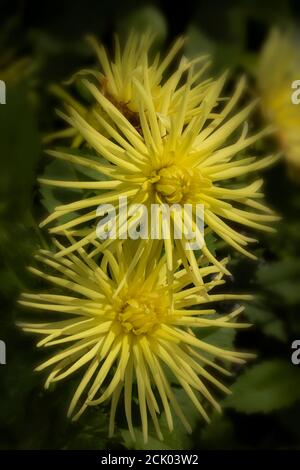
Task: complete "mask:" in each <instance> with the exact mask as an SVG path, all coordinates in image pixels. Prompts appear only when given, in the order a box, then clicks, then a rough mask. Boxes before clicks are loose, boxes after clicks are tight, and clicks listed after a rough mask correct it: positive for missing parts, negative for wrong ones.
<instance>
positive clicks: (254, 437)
mask: <svg viewBox="0 0 300 470" xmlns="http://www.w3.org/2000/svg"><path fill="white" fill-rule="evenodd" d="M0 4H1V13H0V18H1V20H0V21H1V29H0V79H3V77H2V76H4V77H6V74H7V73H8V71H9V70H14V69H13V67H14V66H16V65H18V66H17V67H16V71H15V72H14V71H13V72H12V73H11V74H10V75H9V76H10V78H9V79H8V80H7V86H8V89H7V104H6V105H5V106H3V105H1V107H0V161H1V167H0V195H1V199H0V264H1V266H0V295H1V311H0V339H2V340H4V341H5V342H6V345H7V364H6V365H5V366H0V400H1V401H0V448H2V449H115V448H118V449H123V448H130V447H132V445H133V444H132V443H131V442H130V440H129V439H128V433H127V431H126V425H125V423H124V418H123V416H122V413H121V412H120V415H119V416H118V431H117V433H116V436H115V437H114V439H112V440H108V438H107V414H108V408H106V407H105V406H104V407H102V408H101V409H98V408H97V409H92V410H89V412H88V413H87V414H86V415H85V416H84V417H83V419H82V420H81V421H80V422H79V423H76V424H72V423H70V422H69V421H68V420H67V419H66V417H65V412H66V408H67V402H68V400H69V397H70V396H71V393H72V387H73V382H72V380H70V381H68V382H66V383H63V384H62V385H60V386H57V388H56V389H52V390H51V391H50V392H45V391H44V390H43V388H42V384H43V378H44V376H43V375H42V374H38V373H34V372H33V368H34V366H35V365H36V364H37V363H39V362H40V361H41V359H42V357H45V354H44V353H43V352H42V351H38V350H36V349H35V347H34V341H33V339H32V338H30V337H27V336H25V335H23V334H22V333H21V332H20V331H19V330H18V329H17V327H16V326H15V322H16V321H17V320H18V319H20V318H22V316H23V317H24V312H23V311H22V310H21V309H19V307H18V306H17V305H16V300H17V298H18V295H19V293H20V291H22V290H24V289H27V288H31V287H34V286H35V284H34V282H35V281H34V280H33V279H32V278H31V276H30V275H29V274H27V272H26V269H25V267H26V265H27V264H29V263H30V260H31V256H32V252H33V251H34V250H35V249H36V248H37V247H40V246H41V245H43V244H45V243H47V240H46V238H45V237H46V235H45V234H44V233H41V232H40V230H39V229H38V222H39V221H40V220H41V218H42V217H43V216H44V215H45V214H46V209H45V206H47V201H46V203H45V201H44V204H43V203H41V199H42V197H41V196H43V198H44V199H45V198H47V197H50V196H49V195H48V196H47V195H45V194H42V195H41V192H40V190H39V187H38V185H37V183H36V175H38V174H41V173H42V172H44V171H45V168H46V167H47V165H49V161H48V160H47V159H46V157H45V156H44V155H43V153H42V151H41V148H42V138H43V136H44V135H45V134H46V133H47V132H50V131H53V130H55V129H57V128H58V127H59V123H58V120H57V118H56V117H55V112H54V110H55V108H56V107H57V106H58V102H57V99H56V98H55V97H54V96H53V95H52V94H51V92H50V91H49V87H50V85H51V84H52V83H57V82H60V81H62V80H64V79H66V78H68V77H69V76H70V75H71V74H72V73H73V72H74V71H76V70H77V69H78V68H83V67H84V66H86V65H91V64H93V63H94V58H93V56H92V53H91V51H90V50H89V48H88V47H87V46H86V44H85V42H84V40H83V38H84V36H85V35H86V33H94V34H95V35H96V36H97V37H98V38H99V39H101V40H103V42H104V43H105V44H106V45H107V46H108V48H109V47H110V46H111V42H112V33H113V32H115V31H117V32H119V33H120V34H121V35H122V34H123V35H125V34H126V31H128V29H130V26H132V27H135V28H136V29H138V30H141V31H142V30H144V29H145V26H146V25H148V24H150V25H151V26H152V28H153V29H155V30H156V31H157V33H158V37H159V39H160V41H161V45H162V46H161V47H163V48H164V47H165V46H167V45H169V44H170V43H171V42H172V41H173V40H174V38H175V37H176V36H178V35H179V34H185V33H187V32H188V33H190V40H188V42H187V46H186V51H187V53H189V52H191V53H192V52H193V53H194V52H199V53H201V52H203V51H208V52H210V53H211V54H212V55H213V57H214V59H215V63H214V70H216V71H217V72H218V71H220V70H222V69H223V68H224V67H231V68H232V70H233V74H238V73H239V72H240V71H242V70H245V71H246V72H247V73H249V75H250V83H253V86H255V85H254V84H255V78H254V75H253V74H252V72H253V66H252V64H253V63H255V60H256V58H257V57H258V56H259V53H260V50H261V47H262V45H263V43H264V41H265V39H266V37H267V35H268V33H269V31H270V29H271V28H272V26H274V25H278V26H281V27H283V28H284V29H285V28H288V27H289V26H290V25H292V24H293V25H296V26H297V24H298V22H299V8H297V6H298V5H299V2H298V1H296V0H295V1H284V0H281V1H275V0H273V1H262V0H260V1H257V0H254V1H253V0H252V1H250V0H248V1H221V0H220V1H216V0H210V1H209V2H208V1H194V2H192V1H186V0H185V1H184V2H180V3H178V4H175V2H172V1H160V2H159V1H153V2H138V1H130V0H123V1H121V0H120V1H116V0H110V1H96V0H94V1H87V0H86V1H77V2H75V1H72V2H71V1H63V0H61V1H57V0H53V1H51V2H46V1H45V2H33V1H27V2H26V1H23V2H22V1H18V2H17V1H2V2H0ZM24 59H25V62H24V64H23V65H22V63H21V65H19V64H20V62H19V61H20V60H24ZM299 72H300V66H299ZM270 73H272V72H271V71H270ZM251 74H252V76H251ZM296 78H298V79H300V76H299V77H296ZM299 123H300V120H299ZM273 144H274V143H270V144H269V145H270V148H271V146H272V145H273ZM265 179H266V186H265V190H266V196H267V200H268V202H269V204H270V205H271V206H272V207H273V208H274V209H275V210H277V211H278V212H279V213H280V214H281V215H282V220H281V221H280V222H279V223H278V224H277V228H278V232H277V234H276V235H273V236H261V237H260V245H259V246H257V247H256V249H255V250H256V254H257V255H258V261H257V262H253V261H247V260H243V259H242V260H241V259H240V257H239V256H236V255H235V254H232V262H231V269H232V271H233V273H234V276H233V279H232V281H231V285H230V289H231V290H234V289H235V290H236V291H249V290H251V291H252V292H255V293H256V300H255V301H254V302H253V303H252V304H251V305H250V306H249V307H247V310H246V316H247V317H248V319H249V320H250V321H252V322H253V323H254V327H253V328H251V330H249V331H247V332H245V331H244V332H242V333H239V334H238V335H234V334H233V333H232V334H231V333H229V334H226V335H224V334H221V335H220V336H216V337H214V338H211V341H216V342H217V344H220V345H223V344H224V346H225V347H226V346H227V347H231V346H233V344H234V345H235V346H237V347H242V348H246V349H250V350H254V351H255V352H257V354H258V358H257V360H256V361H254V362H252V363H251V364H250V365H249V366H247V368H245V369H243V370H241V371H239V370H237V371H236V372H237V374H238V379H237V381H236V382H235V383H234V385H233V390H234V391H235V393H234V395H233V397H234V398H230V399H227V400H225V401H224V413H223V415H222V416H213V419H212V424H211V425H210V426H204V425H203V423H202V422H200V420H199V421H198V418H197V414H196V413H195V411H194V410H192V409H190V408H189V407H188V406H189V405H188V404H186V406H187V408H186V412H187V413H189V415H190V416H191V419H192V421H193V423H194V429H195V431H194V433H193V434H192V435H191V436H186V435H185V433H184V431H183V430H182V429H181V428H180V426H179V427H178V429H176V431H175V432H174V434H173V435H169V434H168V433H167V432H166V433H165V441H164V443H163V444H161V443H159V442H158V441H157V440H156V439H155V437H154V434H153V437H152V438H151V439H150V441H149V444H148V448H149V449H150V448H165V449H179V448H181V449H192V448H200V449H221V448H222V449H223V448H225V449H230V448H234V449H240V448H242V449H245V448H250V449H256V448H262V449H266V448H268V449H280V448H300V427H299V420H300V403H299V399H300V365H299V366H298V367H297V366H295V365H292V364H291V353H292V350H291V343H292V341H293V340H295V339H300V309H299V305H300V282H299V279H300V264H299V251H300V220H299V210H300V185H299V183H297V178H293V179H289V176H288V171H287V168H286V164H285V163H284V161H281V162H280V163H279V164H278V165H277V166H276V167H274V168H271V169H269V170H267V171H266V172H265ZM295 180H296V181H295ZM50 202H51V201H50ZM50 202H49V201H48V205H49V204H50ZM222 249H224V247H222V246H220V247H219V250H220V252H222ZM135 446H136V448H142V447H143V444H142V443H141V442H140V441H138V442H137V444H135Z"/></svg>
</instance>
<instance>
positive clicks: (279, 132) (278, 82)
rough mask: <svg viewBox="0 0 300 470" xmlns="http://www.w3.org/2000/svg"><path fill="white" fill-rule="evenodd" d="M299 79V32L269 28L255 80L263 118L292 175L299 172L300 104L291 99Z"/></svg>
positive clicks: (298, 174) (299, 173)
mask: <svg viewBox="0 0 300 470" xmlns="http://www.w3.org/2000/svg"><path fill="white" fill-rule="evenodd" d="M296 80H300V35H299V32H296V31H295V30H293V31H291V30H289V31H286V32H281V31H279V30H277V29H274V30H272V31H271V33H270V35H269V37H268V39H267V41H266V43H265V44H264V46H263V49H262V52H261V57H260V61H259V65H258V73H257V83H258V88H259V91H260V94H261V97H262V101H261V106H262V111H263V114H264V116H265V118H266V120H267V121H269V122H271V123H272V124H274V125H275V128H276V133H275V135H276V137H277V141H278V143H279V146H280V148H281V149H282V151H283V154H284V156H285V158H286V161H287V164H288V167H289V169H290V173H291V175H292V176H295V175H296V176H297V177H298V178H299V176H300V104H295V103H293V101H292V95H293V93H294V92H295V89H293V88H292V85H293V83H294V81H296Z"/></svg>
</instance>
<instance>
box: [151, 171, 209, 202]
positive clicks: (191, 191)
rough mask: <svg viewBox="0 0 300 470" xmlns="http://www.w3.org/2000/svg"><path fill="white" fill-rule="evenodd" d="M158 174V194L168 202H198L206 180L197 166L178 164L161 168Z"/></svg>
mask: <svg viewBox="0 0 300 470" xmlns="http://www.w3.org/2000/svg"><path fill="white" fill-rule="evenodd" d="M157 176H158V177H159V179H158V181H157V182H156V183H155V189H156V192H157V196H158V198H159V199H161V200H162V202H166V203H168V204H176V203H182V204H184V203H188V202H196V201H197V194H198V193H199V192H200V190H201V188H203V182H204V181H205V180H204V178H203V177H202V176H201V174H200V171H199V170H197V169H196V168H190V169H186V168H183V167H179V166H176V165H171V166H168V167H165V168H161V169H160V170H159V171H158V172H157Z"/></svg>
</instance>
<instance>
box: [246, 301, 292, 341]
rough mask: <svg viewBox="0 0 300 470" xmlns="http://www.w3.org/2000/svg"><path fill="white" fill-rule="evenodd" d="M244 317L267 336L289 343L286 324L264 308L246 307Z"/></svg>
mask: <svg viewBox="0 0 300 470" xmlns="http://www.w3.org/2000/svg"><path fill="white" fill-rule="evenodd" d="M244 315H245V316H246V317H247V318H248V320H249V321H250V322H251V323H253V326H254V327H258V328H259V329H260V330H261V331H262V332H263V333H264V334H265V335H267V336H272V337H273V338H276V339H278V340H280V341H287V334H286V331H285V328H284V322H283V321H282V320H281V319H280V318H277V317H276V316H275V314H274V313H273V312H271V311H269V310H267V309H266V308H264V306H254V305H246V308H245V310H244Z"/></svg>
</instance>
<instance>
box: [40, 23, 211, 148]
mask: <svg viewBox="0 0 300 470" xmlns="http://www.w3.org/2000/svg"><path fill="white" fill-rule="evenodd" d="M87 39H88V42H89V44H90V45H91V46H92V48H93V49H94V50H95V52H96V55H97V58H98V60H99V63H100V67H101V68H100V70H99V69H95V68H94V69H83V70H80V71H79V72H77V73H75V74H74V75H73V77H72V78H71V79H70V80H69V81H68V82H66V83H67V84H72V83H73V82H74V81H75V80H76V81H78V83H82V80H83V79H84V78H89V79H92V81H93V82H94V83H95V84H96V87H97V88H98V89H99V90H101V92H102V93H103V95H104V96H106V97H107V98H108V99H109V100H110V102H112V103H113V104H114V105H115V106H116V108H117V109H118V110H119V111H120V112H121V113H122V114H123V115H124V116H125V117H127V118H128V119H129V120H130V122H131V123H132V124H133V125H135V126H136V127H137V128H138V127H139V126H140V122H139V116H138V102H137V97H136V93H135V87H134V79H138V80H140V81H141V82H142V81H143V69H144V67H147V77H148V81H149V87H150V90H151V95H152V97H153V99H154V104H155V108H156V109H157V111H159V110H160V109H161V107H162V106H163V102H162V88H164V87H165V88H168V89H169V88H170V86H172V87H174V86H175V80H176V81H177V82H179V80H180V78H181V76H182V74H183V73H184V72H185V71H186V69H187V68H188V67H189V65H190V64H192V63H194V62H198V63H201V62H202V63H203V64H202V67H201V68H199V70H198V72H197V77H199V76H200V75H201V74H203V73H204V71H205V70H206V68H207V66H208V65H209V63H208V61H207V57H206V56H202V57H200V58H199V59H197V60H196V61H190V62H189V61H187V60H186V59H185V58H182V60H181V62H180V64H179V66H178V68H177V72H176V73H175V74H174V76H173V80H172V82H170V81H167V80H166V79H165V73H166V71H167V70H168V68H169V66H170V64H172V62H173V61H174V58H175V57H176V55H177V54H178V52H179V50H180V49H181V48H182V46H183V43H184V39H183V38H181V37H180V38H179V39H178V40H177V41H176V42H175V43H174V44H173V46H172V47H171V49H170V50H169V52H168V53H167V54H166V55H165V57H163V58H162V59H161V58H160V55H159V54H157V55H156V56H155V57H153V58H152V45H153V41H154V39H155V35H153V34H151V33H150V32H149V31H148V32H146V33H145V34H142V35H140V34H136V33H134V32H132V33H131V34H130V35H129V37H128V40H127V41H126V43H125V45H124V47H123V48H122V47H121V45H120V40H119V38H118V36H115V47H114V50H115V52H114V56H113V57H112V58H110V57H109V56H108V54H107V52H106V50H105V48H104V46H103V45H102V44H101V43H98V42H97V40H96V38H94V37H88V38H87ZM195 78H196V77H195ZM208 83H209V80H206V81H205V82H203V83H202V84H201V85H200V86H198V87H197V90H195V92H196V91H197V95H198V98H199V97H200V96H201V93H203V92H204V91H205V89H206V87H207V85H208ZM50 90H51V91H52V93H54V94H55V95H56V96H57V97H59V98H60V99H62V100H63V103H64V106H65V107H66V108H67V107H68V106H72V107H73V108H74V109H75V110H76V111H77V112H78V113H79V114H80V115H81V116H82V117H83V118H84V119H86V120H87V122H89V123H90V124H92V125H93V126H95V127H96V128H97V129H101V131H102V132H104V133H105V129H104V128H103V127H102V126H101V124H100V123H99V121H98V120H97V119H95V116H94V111H97V112H100V113H102V108H101V107H100V106H99V105H98V103H97V101H96V100H95V102H94V103H93V104H92V105H90V104H89V105H85V104H83V103H82V102H80V101H79V100H78V99H76V98H74V97H73V96H72V95H71V94H70V93H69V92H67V91H66V89H64V88H62V87H61V86H59V85H52V86H51V87H50ZM178 95H179V93H177V95H176V96H174V97H173V100H174V105H176V101H177V100H178ZM195 104H196V103H193V106H195ZM103 115H104V117H105V118H106V119H107V118H108V116H107V115H106V113H105V112H104V114H103ZM66 137H72V147H79V146H80V145H81V144H82V143H83V142H84V139H83V138H82V136H81V135H80V134H78V132H77V131H76V129H74V128H73V127H68V128H66V129H64V130H62V131H58V132H55V133H53V134H50V135H48V136H47V137H46V138H45V142H50V141H52V140H54V139H56V138H66Z"/></svg>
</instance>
